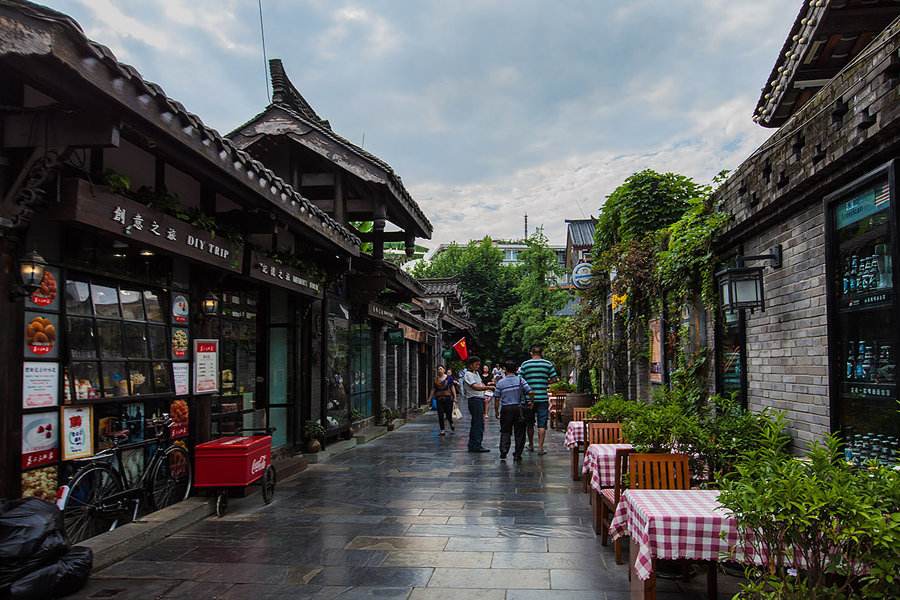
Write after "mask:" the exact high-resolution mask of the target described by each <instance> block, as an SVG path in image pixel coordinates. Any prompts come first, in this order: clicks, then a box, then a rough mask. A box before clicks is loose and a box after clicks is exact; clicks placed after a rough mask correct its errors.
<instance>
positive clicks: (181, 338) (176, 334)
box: [172, 327, 190, 360]
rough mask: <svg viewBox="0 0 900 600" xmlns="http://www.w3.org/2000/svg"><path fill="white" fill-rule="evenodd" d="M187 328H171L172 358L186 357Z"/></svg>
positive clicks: (187, 344) (187, 345)
mask: <svg viewBox="0 0 900 600" xmlns="http://www.w3.org/2000/svg"><path fill="white" fill-rule="evenodd" d="M189 339H190V338H189V336H188V330H187V329H184V328H182V327H173V328H172V358H174V359H176V360H177V359H182V358H187V353H188V347H189V345H190V343H189Z"/></svg>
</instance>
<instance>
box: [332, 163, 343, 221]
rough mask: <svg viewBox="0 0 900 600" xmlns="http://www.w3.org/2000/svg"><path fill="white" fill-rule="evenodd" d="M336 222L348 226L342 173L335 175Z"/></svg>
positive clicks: (334, 212)
mask: <svg viewBox="0 0 900 600" xmlns="http://www.w3.org/2000/svg"><path fill="white" fill-rule="evenodd" d="M331 214H332V216H333V217H334V220H335V221H337V222H338V223H340V224H341V225H346V224H347V207H346V205H345V204H344V175H343V173H341V171H336V172H335V174H334V210H333V211H332V213H331Z"/></svg>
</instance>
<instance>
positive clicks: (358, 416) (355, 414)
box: [350, 408, 365, 423]
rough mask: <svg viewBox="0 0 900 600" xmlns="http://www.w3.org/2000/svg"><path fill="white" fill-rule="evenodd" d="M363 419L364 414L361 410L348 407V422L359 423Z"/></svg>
mask: <svg viewBox="0 0 900 600" xmlns="http://www.w3.org/2000/svg"><path fill="white" fill-rule="evenodd" d="M363 419H365V416H364V415H363V414H362V411H361V410H359V409H356V408H352V409H350V422H351V423H359V422H360V421H362V420H363Z"/></svg>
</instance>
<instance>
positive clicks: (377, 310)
mask: <svg viewBox="0 0 900 600" xmlns="http://www.w3.org/2000/svg"><path fill="white" fill-rule="evenodd" d="M368 314H369V316H370V317H372V318H373V319H379V320H381V321H387V322H388V323H394V322H395V321H396V320H397V316H396V315H395V314H394V311H392V310H391V309H389V308H387V307H386V306H382V305H381V304H378V303H376V302H369V310H368Z"/></svg>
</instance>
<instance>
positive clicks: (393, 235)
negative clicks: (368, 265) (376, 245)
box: [354, 231, 406, 242]
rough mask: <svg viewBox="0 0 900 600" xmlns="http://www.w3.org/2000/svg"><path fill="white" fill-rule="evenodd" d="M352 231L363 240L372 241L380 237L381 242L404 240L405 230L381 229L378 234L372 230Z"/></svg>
mask: <svg viewBox="0 0 900 600" xmlns="http://www.w3.org/2000/svg"><path fill="white" fill-rule="evenodd" d="M354 233H355V234H356V236H357V237H358V238H359V239H361V240H362V241H364V242H374V241H375V240H376V239H380V240H381V241H382V242H405V241H406V232H405V231H382V232H381V234H380V235H378V234H376V233H375V232H374V231H366V232H362V231H355V232H354Z"/></svg>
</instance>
